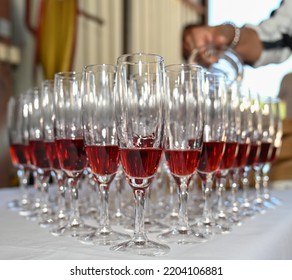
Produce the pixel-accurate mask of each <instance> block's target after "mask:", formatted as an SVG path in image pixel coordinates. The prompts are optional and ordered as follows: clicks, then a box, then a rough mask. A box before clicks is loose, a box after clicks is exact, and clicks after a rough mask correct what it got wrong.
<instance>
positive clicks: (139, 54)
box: [117, 52, 164, 65]
mask: <svg viewBox="0 0 292 280" xmlns="http://www.w3.org/2000/svg"><path fill="white" fill-rule="evenodd" d="M135 56H137V57H142V56H145V57H146V56H148V57H156V58H157V60H153V61H147V62H146V61H142V60H137V61H122V59H125V58H128V57H135ZM158 62H161V63H164V58H163V56H162V55H160V54H155V53H146V52H136V53H126V54H122V55H120V56H119V57H118V58H117V64H119V63H122V64H129V65H135V64H137V63H142V64H152V63H153V64H154V63H158Z"/></svg>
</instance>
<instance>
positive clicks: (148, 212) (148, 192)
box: [144, 188, 151, 224]
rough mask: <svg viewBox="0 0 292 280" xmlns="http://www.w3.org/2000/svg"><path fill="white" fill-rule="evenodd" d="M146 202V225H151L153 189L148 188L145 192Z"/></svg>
mask: <svg viewBox="0 0 292 280" xmlns="http://www.w3.org/2000/svg"><path fill="white" fill-rule="evenodd" d="M145 193H146V196H145V202H144V213H145V214H144V223H145V224H150V223H151V207H150V199H151V189H150V188H147V189H146V190H145Z"/></svg>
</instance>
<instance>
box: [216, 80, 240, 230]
mask: <svg viewBox="0 0 292 280" xmlns="http://www.w3.org/2000/svg"><path fill="white" fill-rule="evenodd" d="M226 107H227V118H228V123H227V128H226V144H225V150H224V153H223V157H222V161H221V163H220V167H219V169H218V170H217V172H216V179H217V184H216V185H217V205H216V206H215V210H214V217H215V220H216V222H217V223H218V224H219V225H220V226H221V228H222V231H223V232H226V233H227V232H229V231H230V230H231V222H230V221H229V214H228V213H227V210H226V207H225V197H224V194H225V186H226V182H227V177H228V173H229V170H230V169H231V168H232V165H233V163H234V161H235V159H236V156H237V153H238V146H239V138H240V136H241V118H240V117H241V115H240V96H239V91H238V84H237V83H236V82H234V83H233V84H232V85H230V86H229V87H228V92H227V106H226ZM243 133H244V132H243Z"/></svg>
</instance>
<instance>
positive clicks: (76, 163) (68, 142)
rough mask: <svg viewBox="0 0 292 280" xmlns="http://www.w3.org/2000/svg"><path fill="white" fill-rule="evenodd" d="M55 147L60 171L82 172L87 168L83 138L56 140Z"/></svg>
mask: <svg viewBox="0 0 292 280" xmlns="http://www.w3.org/2000/svg"><path fill="white" fill-rule="evenodd" d="M56 146H57V153H58V157H59V161H60V166H61V168H62V169H64V170H67V171H77V172H82V171H83V170H84V168H85V167H86V166H87V157H86V153H85V149H84V140H83V138H75V139H57V140H56Z"/></svg>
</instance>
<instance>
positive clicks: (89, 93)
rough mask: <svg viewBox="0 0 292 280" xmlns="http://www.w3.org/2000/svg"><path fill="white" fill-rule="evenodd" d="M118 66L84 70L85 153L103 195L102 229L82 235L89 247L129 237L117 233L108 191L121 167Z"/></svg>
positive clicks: (100, 224) (100, 221)
mask: <svg viewBox="0 0 292 280" xmlns="http://www.w3.org/2000/svg"><path fill="white" fill-rule="evenodd" d="M115 75H116V67H115V66H113V65H109V64H96V65H88V66H85V67H84V69H83V84H84V86H83V89H84V93H83V99H82V100H83V105H82V110H83V116H82V119H83V133H84V141H85V151H86V155H87V158H88V163H89V166H90V168H91V172H92V174H93V175H94V179H95V181H96V182H97V184H98V187H99V193H100V196H101V205H100V220H99V227H98V228H97V230H96V231H95V232H94V233H93V234H88V235H85V236H80V237H79V241H81V242H82V243H86V244H99V245H110V244H113V243H115V242H119V241H121V240H129V239H130V236H129V235H127V234H124V233H121V232H117V231H114V230H113V229H112V228H111V226H110V220H109V206H108V197H109V188H110V185H111V183H112V181H113V180H114V178H115V176H116V174H117V172H118V169H119V165H120V150H119V146H118V144H117V138H116V125H115V114H114V112H115V110H114V106H113V102H114V90H115Z"/></svg>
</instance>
